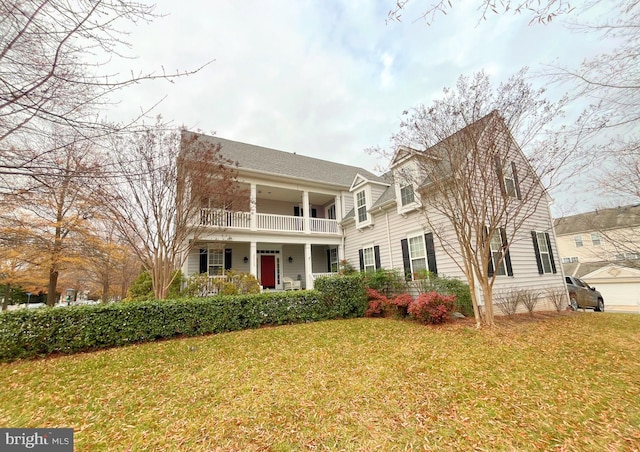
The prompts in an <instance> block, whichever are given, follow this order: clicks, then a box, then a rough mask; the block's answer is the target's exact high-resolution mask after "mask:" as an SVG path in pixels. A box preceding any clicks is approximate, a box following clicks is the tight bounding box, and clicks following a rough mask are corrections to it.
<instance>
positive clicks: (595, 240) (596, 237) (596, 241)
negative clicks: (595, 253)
mask: <svg viewBox="0 0 640 452" xmlns="http://www.w3.org/2000/svg"><path fill="white" fill-rule="evenodd" d="M591 244H592V245H593V246H600V234H599V233H598V232H592V233H591Z"/></svg>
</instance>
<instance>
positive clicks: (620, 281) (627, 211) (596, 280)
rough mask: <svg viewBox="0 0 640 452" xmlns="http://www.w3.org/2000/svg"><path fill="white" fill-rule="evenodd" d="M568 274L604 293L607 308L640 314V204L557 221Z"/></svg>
mask: <svg viewBox="0 0 640 452" xmlns="http://www.w3.org/2000/svg"><path fill="white" fill-rule="evenodd" d="M555 229H556V235H557V237H558V251H559V253H560V256H561V262H562V264H563V267H564V271H565V273H566V274H567V275H571V276H576V277H578V278H581V279H583V280H585V281H586V282H587V283H588V284H589V285H591V286H595V287H597V289H598V290H599V291H600V292H601V293H602V296H603V298H604V301H605V307H606V308H607V309H616V310H617V309H620V310H632V311H640V204H636V205H629V206H621V207H614V208H611V209H599V210H594V211H592V212H586V213H581V214H578V215H572V216H567V217H563V218H558V219H556V220H555Z"/></svg>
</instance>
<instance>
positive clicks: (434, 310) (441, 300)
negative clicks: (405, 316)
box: [407, 292, 456, 324]
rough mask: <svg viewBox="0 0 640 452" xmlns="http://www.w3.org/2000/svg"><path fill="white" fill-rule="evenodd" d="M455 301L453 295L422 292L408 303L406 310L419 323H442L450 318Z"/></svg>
mask: <svg viewBox="0 0 640 452" xmlns="http://www.w3.org/2000/svg"><path fill="white" fill-rule="evenodd" d="M455 301H456V297H455V295H441V294H439V293H437V292H427V293H422V294H420V295H418V297H417V298H416V299H415V300H413V301H412V302H411V303H410V304H409V306H408V308H407V312H408V313H409V316H410V317H411V318H413V319H415V320H417V321H419V322H421V323H432V324H433V323H444V322H446V321H447V320H449V319H450V317H451V313H452V312H453V308H454V305H455Z"/></svg>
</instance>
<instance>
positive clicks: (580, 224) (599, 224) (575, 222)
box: [554, 204, 640, 235]
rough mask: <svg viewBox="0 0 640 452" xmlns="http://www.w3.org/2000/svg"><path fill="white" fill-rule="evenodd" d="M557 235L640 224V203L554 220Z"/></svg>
mask: <svg viewBox="0 0 640 452" xmlns="http://www.w3.org/2000/svg"><path fill="white" fill-rule="evenodd" d="M554 224H555V228H556V235H564V234H575V233H579V232H589V231H605V230H609V229H619V228H628V227H632V226H640V204H634V205H630V206H622V207H614V208H612V209H601V210H594V211H593V212H586V213H580V214H577V215H572V216H569V217H562V218H558V219H556V220H554Z"/></svg>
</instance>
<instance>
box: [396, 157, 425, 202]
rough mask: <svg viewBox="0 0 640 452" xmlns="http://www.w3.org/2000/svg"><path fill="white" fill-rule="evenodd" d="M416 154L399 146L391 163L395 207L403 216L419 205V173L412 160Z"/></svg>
mask: <svg viewBox="0 0 640 452" xmlns="http://www.w3.org/2000/svg"><path fill="white" fill-rule="evenodd" d="M417 152H418V151H416V150H414V149H411V148H408V147H406V146H400V147H399V148H398V150H397V151H396V154H395V156H394V158H393V160H392V162H391V171H392V174H393V182H394V183H393V185H394V190H395V198H396V206H397V211H398V214H399V215H405V214H407V213H408V212H411V211H413V210H417V209H418V208H420V205H421V204H420V199H419V197H418V194H417V191H418V188H419V184H420V181H419V176H420V171H419V168H418V164H417V162H416V159H415V158H413V157H414V156H415V154H416V153H417Z"/></svg>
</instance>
